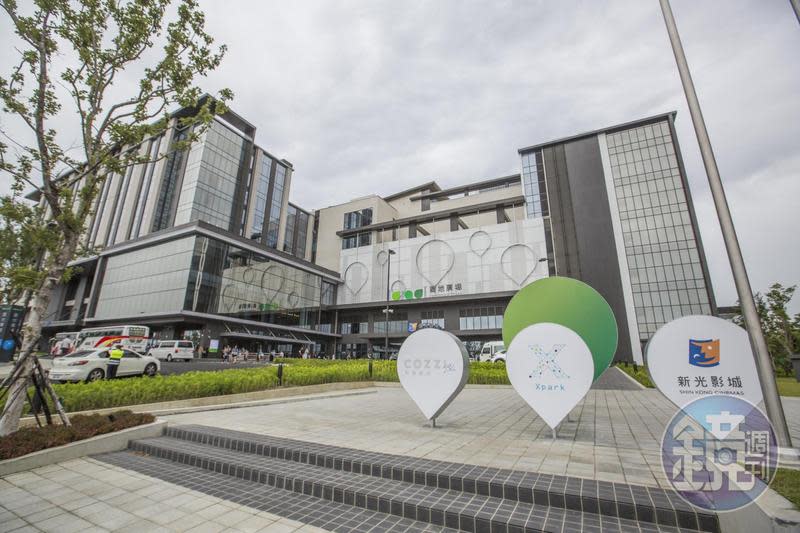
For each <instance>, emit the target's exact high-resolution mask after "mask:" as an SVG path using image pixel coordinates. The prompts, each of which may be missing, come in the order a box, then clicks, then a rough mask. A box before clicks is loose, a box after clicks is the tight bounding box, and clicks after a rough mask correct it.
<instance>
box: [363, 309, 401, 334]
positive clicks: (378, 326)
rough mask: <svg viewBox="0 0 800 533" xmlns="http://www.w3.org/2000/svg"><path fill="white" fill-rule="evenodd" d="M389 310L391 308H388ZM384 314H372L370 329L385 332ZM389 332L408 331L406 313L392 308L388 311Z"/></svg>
mask: <svg viewBox="0 0 800 533" xmlns="http://www.w3.org/2000/svg"><path fill="white" fill-rule="evenodd" d="M390 311H391V310H390ZM386 326H387V324H386V315H384V314H383V313H380V314H376V315H372V330H373V332H375V333H386ZM388 326H389V333H406V332H407V331H408V313H407V312H405V311H398V310H394V313H389V324H388Z"/></svg>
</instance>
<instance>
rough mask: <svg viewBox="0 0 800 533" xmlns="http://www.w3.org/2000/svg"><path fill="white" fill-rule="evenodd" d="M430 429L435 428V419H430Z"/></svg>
mask: <svg viewBox="0 0 800 533" xmlns="http://www.w3.org/2000/svg"><path fill="white" fill-rule="evenodd" d="M431 427H432V428H434V429H435V428H436V418H431Z"/></svg>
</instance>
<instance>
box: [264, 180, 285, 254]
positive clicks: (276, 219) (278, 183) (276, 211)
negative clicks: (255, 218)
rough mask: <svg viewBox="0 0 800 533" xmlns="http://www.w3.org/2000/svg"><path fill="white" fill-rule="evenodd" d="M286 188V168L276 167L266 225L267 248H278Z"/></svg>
mask: <svg viewBox="0 0 800 533" xmlns="http://www.w3.org/2000/svg"><path fill="white" fill-rule="evenodd" d="M285 188H286V167H284V166H283V165H280V164H279V165H278V166H277V168H276V169H275V183H274V185H273V189H272V202H271V204H270V208H269V222H268V224H267V246H269V247H270V248H278V232H279V230H280V226H281V209H282V208H283V195H284V190H285Z"/></svg>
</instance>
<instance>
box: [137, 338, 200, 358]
mask: <svg viewBox="0 0 800 533" xmlns="http://www.w3.org/2000/svg"><path fill="white" fill-rule="evenodd" d="M147 355H152V356H153V357H155V358H156V359H166V360H167V361H172V360H173V359H174V360H178V359H183V360H184V361H189V360H191V359H194V343H193V342H192V341H159V342H158V344H156V345H155V346H153V347H152V348H150V351H148V352H147Z"/></svg>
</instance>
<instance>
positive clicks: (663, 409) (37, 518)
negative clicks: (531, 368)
mask: <svg viewBox="0 0 800 533" xmlns="http://www.w3.org/2000/svg"><path fill="white" fill-rule="evenodd" d="M784 404H785V407H786V412H787V416H788V419H789V423H790V426H791V431H792V435H793V438H795V439H797V440H796V442H797V441H800V399H796V398H785V399H784ZM674 411H675V409H674V407H673V406H672V405H671V404H670V403H669V402H668V400H666V399H665V398H664V397H663V396H662V395H661V394H660V393H659V392H657V391H655V390H644V389H640V390H635V387H633V388H631V389H629V390H596V389H593V390H591V391H590V392H589V394H588V395H587V396H586V398H585V400H584V401H583V402H582V403H581V404H580V405H579V406H578V407H576V408H575V409H574V410H573V412H572V413H571V415H570V418H571V420H570V421H565V422H564V423H563V424H562V425H561V427H560V429H559V432H558V438H557V440H555V441H553V438H552V434H551V432H550V429H549V428H548V427H546V426H545V425H544V423H543V422H542V421H541V420H540V419H539V418H538V417H536V416H535V415H534V414H533V412H532V411H531V409H530V408H529V407H528V406H527V404H525V403H524V402H523V401H522V400H521V399H520V397H519V396H518V395H517V394H516V393H515V392H514V390H513V389H512V388H511V387H507V386H474V387H467V388H466V389H465V390H464V391H462V393H461V394H460V395H459V396H458V397H457V398H456V400H454V401H453V403H452V404H451V405H450V406H449V407H448V408H447V410H446V411H445V412H444V413H443V414H442V416H441V417H440V419H439V421H438V425H437V426H438V427H436V428H432V427H430V425H429V424H426V422H425V420H424V417H423V416H422V415H421V414H420V412H419V410H418V409H417V408H416V406H415V405H414V404H413V402H412V401H411V400H410V399H409V397H408V396H407V395H406V394H405V392H404V391H403V390H402V389H401V388H399V387H397V386H394V385H391V384H386V385H383V386H379V387H376V388H375V389H374V390H370V389H368V390H367V391H366V392H365V393H363V394H354V395H351V396H344V397H325V396H322V397H319V398H315V399H311V400H307V401H299V402H287V403H278V404H272V405H262V406H257V407H243V408H232V409H223V410H216V411H204V412H197V413H191V414H182V415H172V416H168V417H166V418H167V419H168V420H169V422H170V425H171V426H174V425H182V424H202V425H205V426H213V427H217V428H223V429H231V430H238V431H245V432H249V433H255V434H261V435H271V436H273V437H283V438H291V439H298V440H302V441H307V442H313V443H319V444H325V445H334V446H343V447H347V448H355V449H359V450H368V451H375V452H383V453H391V454H399V455H405V456H411V457H420V458H426V459H433V460H444V461H451V462H456V463H469V464H476V465H481V466H487V467H494V468H507V469H513V470H520V471H530V472H539V473H544V474H561V475H567V476H575V477H581V478H592V479H597V480H603V481H612V482H625V483H630V484H638V485H648V486H659V485H660V486H664V487H668V485H667V484H666V482H665V480H664V479H663V475H662V474H661V466H660V463H659V453H658V449H659V440H660V438H661V433H662V431H663V428H664V426H665V424H666V422H667V421H668V419H669V418H670V417H671V416H672V415H673V413H674ZM123 464H124V463H123ZM151 474H152V476H155V477H152V476H150V475H147V474H145V473H142V472H141V471H140V472H136V471H133V470H129V469H126V468H122V467H120V466H118V465H115V464H113V461H109V460H105V461H103V460H97V459H93V458H84V459H79V460H74V461H68V462H64V463H60V464H57V465H51V466H47V467H42V468H39V469H36V470H32V471H30V472H25V473H21V474H15V475H11V476H7V477H6V478H4V479H2V480H0V532H6V531H20V532H21V531H53V532H60V533H72V532H78V531H81V532H82V531H131V532H133V531H136V532H139V531H142V532H144V531H148V532H149V531H192V532H203V531H208V532H217V531H231V532H236V531H241V532H255V531H272V532H283V531H295V530H299V531H320V530H319V529H318V528H314V527H312V526H309V525H304V524H303V523H301V522H297V521H293V520H289V519H287V518H282V517H281V516H277V515H275V514H272V513H269V512H265V511H263V510H258V509H256V508H253V507H252V506H248V505H242V504H240V503H237V502H236V501H232V499H231V498H230V497H226V495H222V497H215V496H213V495H210V494H208V492H207V491H206V492H203V491H202V490H201V491H197V490H193V489H191V488H189V487H186V486H184V485H181V484H176V483H170V482H169V481H165V480H164V479H163V477H164V476H161V475H160V473H159V472H151ZM159 478H160V479H159Z"/></svg>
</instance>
